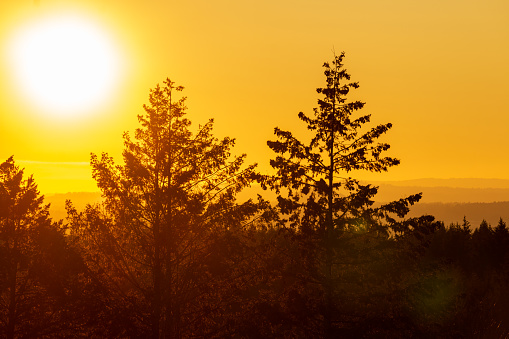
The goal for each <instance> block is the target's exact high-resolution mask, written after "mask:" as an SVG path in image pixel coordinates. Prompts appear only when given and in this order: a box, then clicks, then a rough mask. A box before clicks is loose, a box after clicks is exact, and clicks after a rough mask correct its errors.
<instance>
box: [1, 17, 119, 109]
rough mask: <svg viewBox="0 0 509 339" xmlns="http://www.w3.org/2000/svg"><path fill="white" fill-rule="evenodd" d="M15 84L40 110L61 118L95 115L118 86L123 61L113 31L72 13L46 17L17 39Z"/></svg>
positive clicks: (13, 62)
mask: <svg viewBox="0 0 509 339" xmlns="http://www.w3.org/2000/svg"><path fill="white" fill-rule="evenodd" d="M11 39H12V40H11V42H10V46H9V52H10V60H9V61H10V62H11V65H12V71H13V77H14V79H13V80H14V81H15V83H16V84H17V85H18V86H19V90H20V91H21V92H22V93H23V95H24V96H25V97H26V98H27V99H28V100H29V101H31V102H32V104H33V105H34V106H36V107H37V108H39V109H42V110H44V111H46V112H48V113H49V114H51V115H56V116H59V117H69V116H71V117H72V116H74V115H76V114H79V113H82V112H84V111H86V110H89V109H91V108H93V107H95V106H97V105H98V104H100V103H101V102H103V101H104V100H105V99H107V98H108V96H109V95H110V93H111V91H112V89H113V88H114V86H115V85H117V81H118V70H119V56H118V55H117V51H115V50H114V47H113V46H114V45H113V44H112V42H111V41H109V40H108V35H107V32H104V31H103V30H101V28H100V27H99V26H98V25H97V24H95V23H94V22H93V21H91V20H87V19H85V18H84V17H80V16H77V15H69V14H57V15H52V16H47V17H43V18H41V19H38V20H36V21H33V22H30V23H27V24H26V25H25V26H21V27H20V28H19V29H18V30H17V31H16V33H15V34H14V35H13V36H12V38H11Z"/></svg>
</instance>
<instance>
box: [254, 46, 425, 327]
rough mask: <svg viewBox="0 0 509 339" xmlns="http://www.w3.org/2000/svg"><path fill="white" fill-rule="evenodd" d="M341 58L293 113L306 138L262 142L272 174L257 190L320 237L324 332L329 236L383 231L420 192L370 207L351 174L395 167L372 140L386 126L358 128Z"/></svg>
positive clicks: (282, 136)
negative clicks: (311, 104) (310, 104)
mask: <svg viewBox="0 0 509 339" xmlns="http://www.w3.org/2000/svg"><path fill="white" fill-rule="evenodd" d="M344 56H345V54H344V53H341V54H340V55H339V56H335V57H334V60H333V61H332V63H327V62H326V63H324V65H323V67H324V69H325V71H324V74H325V80H326V82H325V86H324V87H322V88H318V89H317V92H318V93H319V94H321V95H322V98H321V99H319V100H318V107H317V108H315V109H314V112H313V115H312V116H308V115H306V114H304V113H303V112H300V113H299V115H298V117H299V119H300V120H302V121H303V122H304V123H305V124H306V125H307V129H308V130H309V131H311V133H312V138H311V140H310V141H308V142H303V141H301V140H299V139H297V138H296V137H295V136H294V135H293V134H292V133H291V132H290V131H285V130H283V129H280V128H277V127H276V128H275V130H274V134H275V135H276V137H277V140H276V141H268V142H267V145H268V146H269V147H270V148H271V149H272V150H273V151H274V152H275V153H276V154H277V156H276V157H275V159H272V160H271V161H270V164H271V166H272V167H273V168H274V169H275V170H276V174H275V175H274V176H272V177H266V178H265V179H264V180H263V182H262V186H263V187H265V188H266V187H270V188H272V189H274V190H275V191H276V192H277V193H278V194H279V196H278V206H279V209H280V210H281V213H282V214H284V215H286V216H287V218H286V219H283V222H284V223H285V226H289V227H293V228H296V229H298V230H300V231H301V232H303V233H305V234H308V235H309V236H311V237H318V238H319V239H321V243H322V246H321V248H323V249H324V250H325V251H324V252H325V255H324V257H325V260H324V265H323V267H324V269H323V271H324V273H323V279H322V284H323V286H324V290H325V292H324V293H325V300H326V305H325V307H324V309H325V311H324V331H325V332H324V334H325V336H327V337H331V336H333V335H334V334H333V328H332V327H333V326H332V322H333V319H332V313H333V310H332V307H333V305H332V303H333V302H332V299H333V284H334V282H333V271H334V270H335V269H334V263H333V256H334V253H333V252H334V248H335V246H336V245H335V244H336V243H337V240H338V239H341V238H342V237H344V236H345V235H346V234H347V233H350V232H359V231H362V232H371V233H374V234H378V235H384V236H386V235H388V234H389V233H390V229H389V228H388V227H387V226H390V225H396V219H395V218H394V215H396V216H398V217H403V216H404V215H405V214H406V213H407V212H408V210H409V206H410V205H412V204H413V203H415V202H417V201H418V200H419V199H420V197H421V195H420V194H416V195H412V196H409V197H407V198H404V199H401V200H399V201H395V202H391V203H388V204H385V205H383V206H381V207H374V206H373V203H374V201H373V199H372V198H373V197H374V196H375V195H376V193H377V190H378V188H377V187H374V186H372V185H369V184H362V183H361V182H360V181H359V180H357V179H355V178H353V177H352V176H351V175H352V172H353V171H358V170H365V171H370V172H384V171H387V170H388V169H389V168H390V167H392V166H395V165H398V164H399V160H398V159H395V158H392V157H389V156H385V155H384V153H385V152H386V151H387V150H388V149H389V148H390V146H389V144H387V143H383V142H378V141H377V140H378V138H380V137H381V136H382V135H383V134H385V133H386V132H387V131H388V130H389V129H390V128H391V127H392V125H391V124H390V123H387V124H381V125H378V126H375V127H372V128H369V129H367V130H366V129H365V128H364V125H366V124H367V123H369V122H370V117H371V116H370V115H360V116H356V115H355V114H356V112H357V111H359V110H361V109H362V108H363V107H364V102H361V101H348V99H347V95H348V94H349V92H350V91H351V90H355V89H357V88H358V87H359V84H358V83H357V82H351V81H350V74H349V73H348V72H347V70H346V69H345V68H344V67H343V59H344ZM400 226H401V225H400ZM399 230H401V229H399Z"/></svg>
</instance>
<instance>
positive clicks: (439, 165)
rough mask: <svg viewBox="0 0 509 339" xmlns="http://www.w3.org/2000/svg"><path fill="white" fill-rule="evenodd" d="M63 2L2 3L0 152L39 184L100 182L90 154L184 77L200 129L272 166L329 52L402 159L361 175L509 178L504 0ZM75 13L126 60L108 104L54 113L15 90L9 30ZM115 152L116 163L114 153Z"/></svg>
mask: <svg viewBox="0 0 509 339" xmlns="http://www.w3.org/2000/svg"><path fill="white" fill-rule="evenodd" d="M66 3H69V1H51V0H40V1H38V5H37V4H36V2H34V1H31V0H2V1H1V2H0V52H1V53H2V57H1V58H0V61H1V64H0V72H1V74H2V76H1V77H0V161H4V160H5V159H7V158H8V157H9V156H10V155H14V156H15V160H16V161H17V162H18V164H19V165H21V166H22V167H25V168H26V171H27V173H33V174H34V176H35V179H36V181H37V183H38V184H39V187H40V189H41V191H42V192H43V193H52V192H67V191H93V190H96V188H95V184H94V181H93V180H92V179H91V169H90V166H89V165H88V161H89V158H90V152H94V153H101V152H103V151H104V152H108V153H110V154H111V155H114V156H116V157H119V155H120V152H121V149H122V133H123V132H124V131H133V130H134V128H136V127H138V125H137V119H136V115H137V114H140V113H142V112H143V110H142V105H143V104H144V103H146V102H147V98H148V92H149V89H150V88H152V87H154V86H155V84H156V83H158V82H159V83H161V82H162V81H163V80H164V79H165V78H166V77H170V78H171V79H172V80H173V81H175V82H177V83H178V84H180V85H183V86H185V87H186V90H185V95H187V96H188V107H189V111H188V117H189V118H190V119H191V121H192V122H193V123H194V126H195V127H197V125H198V124H200V123H204V122H205V121H206V120H207V119H208V118H210V117H213V118H215V120H216V124H215V134H216V135H217V136H218V137H222V136H226V135H228V136H231V137H235V138H237V146H236V150H235V151H236V152H237V153H247V154H248V161H249V162H258V163H259V164H260V169H261V170H267V169H268V167H269V166H268V161H269V159H270V157H271V156H272V154H271V152H270V150H269V149H268V147H267V146H266V141H267V140H268V139H272V138H273V137H272V135H273V134H272V133H273V128H274V127H275V126H279V127H281V128H283V129H289V130H292V131H295V132H296V133H297V134H298V133H299V131H303V128H304V126H303V125H302V124H301V123H300V121H299V120H298V118H297V113H298V112H299V111H304V112H307V113H310V112H311V110H312V108H313V107H315V106H316V99H317V95H316V92H315V88H316V87H318V86H321V85H322V83H323V74H322V68H321V65H322V63H323V62H324V61H327V60H330V59H331V58H332V50H333V49H335V50H336V51H337V52H340V51H345V52H346V60H345V61H346V67H347V69H348V70H349V71H350V73H351V74H352V77H353V80H355V81H359V82H360V85H361V87H360V89H359V90H357V91H356V92H354V93H355V94H354V95H355V98H359V99H362V100H363V101H365V102H367V105H366V106H365V108H364V109H363V113H371V114H372V115H373V121H374V122H375V123H382V122H392V123H393V125H394V127H393V129H392V130H391V131H390V133H389V134H388V135H387V136H386V137H385V138H384V141H388V142H389V143H390V144H391V145H392V149H391V155H393V156H397V157H399V158H400V159H401V160H402V163H401V165H400V166H398V167H396V168H393V169H392V170H391V171H390V172H388V173H386V174H383V175H376V176H375V175H368V174H360V175H359V176H360V177H361V178H366V179H376V180H404V179H415V178H423V177H435V178H450V177H456V178H467V177H480V178H505V179H509V170H508V169H509V141H508V136H507V131H508V126H509V114H508V113H509V100H507V96H508V95H507V93H509V82H508V80H507V79H509V62H508V61H509V43H508V42H509V2H508V1H506V0H483V1H480V0H479V1H469V0H461V1H460V0H454V1H452V0H451V1H406V0H400V1H378V0H370V1H336V0H334V1H333V0H327V1H325V0H324V1H297V0H293V1H283V0H280V1H265V0H258V1H129V0H127V1H126V0H123V1H117V0H112V1H95V0H87V1H73V2H72V3H73V4H72V5H66ZM56 11H69V12H74V13H81V14H83V16H84V17H88V18H90V19H91V20H93V21H94V22H96V23H97V24H98V25H99V26H100V27H101V29H102V30H103V31H104V34H106V35H107V36H108V37H110V38H111V41H112V44H113V45H114V48H115V49H116V50H117V51H118V53H119V54H120V55H121V63H122V74H121V77H120V78H119V79H120V80H119V82H118V86H117V87H116V88H115V90H114V91H113V92H112V94H111V100H109V101H108V102H107V103H104V104H103V105H101V106H99V107H95V108H94V109H93V110H90V111H88V112H84V113H83V112H82V113H81V114H80V115H73V114H72V112H70V113H69V115H68V116H67V117H64V118H62V117H56V116H54V115H51V114H48V112H47V111H45V110H43V109H39V108H37V107H34V106H33V105H30V104H29V102H30V99H29V98H25V97H21V96H20V95H19V93H18V92H16V90H15V89H14V86H13V82H14V80H13V79H12V76H10V75H9V71H10V67H11V66H10V65H9V64H8V62H7V61H6V58H5V54H6V49H7V47H6V46H7V45H8V43H7V42H8V41H9V39H10V38H11V37H12V36H13V34H15V32H16V31H18V30H19V29H22V27H25V26H26V25H29V23H30V22H32V21H34V20H36V19H37V18H39V17H43V16H47V15H49V14H51V13H52V12H56ZM119 160H120V158H119Z"/></svg>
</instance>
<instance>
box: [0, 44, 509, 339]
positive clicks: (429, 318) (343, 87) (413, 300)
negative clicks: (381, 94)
mask: <svg viewBox="0 0 509 339" xmlns="http://www.w3.org/2000/svg"><path fill="white" fill-rule="evenodd" d="M344 58H345V54H344V53H341V54H340V55H334V57H333V60H332V61H331V62H326V63H324V65H323V70H324V76H325V83H324V85H323V87H320V88H318V89H317V94H318V95H319V99H318V106H317V107H316V108H315V109H313V110H312V112H311V114H306V113H303V112H300V113H298V115H297V117H298V118H299V119H300V120H301V121H302V122H303V124H304V126H305V128H307V129H308V131H310V133H311V138H310V139H309V140H301V139H298V138H297V137H295V135H296V133H294V132H293V131H286V130H284V129H281V128H278V127H276V128H275V129H274V134H275V140H269V141H267V145H268V147H269V148H270V149H271V150H272V151H273V152H274V156H273V158H272V159H271V160H270V164H271V166H272V167H273V168H274V174H273V175H267V174H264V173H259V172H258V171H257V167H256V164H245V159H246V155H245V154H241V155H234V151H233V150H234V145H235V139H233V138H230V137H223V138H217V137H215V136H214V135H213V126H214V122H213V119H211V120H209V121H206V122H205V123H204V124H202V125H198V126H193V125H192V124H191V121H190V120H189V119H188V118H187V107H186V104H185V103H186V97H185V96H182V94H183V91H184V88H183V87H182V86H178V85H176V84H175V83H174V82H172V81H171V80H170V79H168V78H167V79H166V80H165V81H164V82H163V83H162V85H157V86H156V87H155V88H153V89H151V90H150V93H149V102H148V104H146V105H145V106H144V107H143V108H144V110H143V112H142V114H140V115H139V116H138V121H139V128H137V129H136V130H135V131H134V133H133V134H132V135H131V134H130V133H127V132H126V133H125V134H124V136H123V140H124V151H123V154H122V163H120V164H117V163H116V161H115V159H113V157H111V156H110V155H109V154H108V153H102V154H101V155H97V154H92V155H91V167H92V175H93V178H94V179H95V181H96V182H97V185H98V187H99V189H100V190H101V193H102V197H103V199H102V201H101V202H98V203H95V204H88V205H87V206H86V207H85V208H84V209H82V210H78V209H77V208H76V207H75V206H74V205H73V203H72V201H67V203H66V209H67V217H66V218H65V220H60V221H53V220H52V219H51V216H50V214H49V206H48V205H45V204H44V197H43V196H42V195H41V194H40V192H39V191H38V189H37V185H36V183H35V181H34V180H33V178H32V177H31V176H29V177H28V178H26V177H25V174H24V171H23V170H22V169H20V168H19V166H17V165H16V164H15V161H14V158H13V157H10V158H9V159H7V160H6V161H5V162H3V163H2V164H0V263H1V264H0V323H1V324H2V326H0V336H2V337H5V338H21V337H38V338H55V337H66V338H74V337H108V338H125V337H134V338H137V337H140V338H145V337H152V338H190V337H206V338H224V337H235V338H266V337H278V338H337V337H355V338H362V337H396V338H400V337H405V338H407V337H447V338H448V337H451V338H457V337H465V336H480V337H504V336H508V335H509V323H508V321H507V314H508V313H509V295H508V294H507V293H506V289H505V286H507V281H508V279H509V265H508V264H509V231H508V229H507V226H506V223H505V222H504V221H503V220H502V219H500V221H499V223H498V224H497V225H496V227H492V226H491V225H489V224H488V223H486V222H483V223H482V224H481V225H480V226H479V228H477V229H475V231H473V230H472V227H471V225H470V224H469V222H468V220H466V219H464V220H463V223H462V224H452V225H449V226H447V227H446V226H445V225H444V224H443V223H441V222H439V221H436V220H435V219H434V217H433V216H429V215H424V216H421V217H417V218H406V214H407V213H408V211H409V210H410V208H411V206H412V205H413V204H415V203H416V202H418V201H419V199H420V198H421V194H420V193H416V194H414V195H410V196H407V197H401V198H400V199H399V200H396V201H392V202H389V203H384V204H382V205H377V204H375V203H374V197H375V196H376V194H377V191H378V187H376V186H374V185H370V184H365V183H361V182H360V181H359V180H358V179H356V178H355V177H353V176H352V174H353V173H354V171H358V170H363V171H371V172H383V171H387V170H389V169H390V168H391V167H393V166H397V165H398V164H399V160H398V159H396V158H394V157H390V156H387V155H386V153H387V151H388V150H389V148H390V145H389V144H387V143H385V142H383V137H384V135H385V134H386V133H388V132H389V131H390V129H391V127H392V124H391V123H385V124H380V125H375V126H371V125H370V122H371V115H370V114H361V113H360V112H361V110H363V109H364V105H365V104H364V102H361V101H357V100H354V101H350V100H349V98H348V95H351V92H353V91H354V90H356V89H357V88H358V87H359V83H358V82H355V81H352V80H351V75H350V74H349V72H348V71H347V70H346V69H345V67H344ZM260 142H264V141H263V140H261V141H260ZM251 185H261V186H262V187H263V188H264V189H270V190H273V191H274V192H275V194H276V195H277V201H275V202H270V201H267V200H265V199H264V198H263V197H262V196H260V195H259V196H257V197H253V198H251V199H248V200H246V201H242V200H241V199H240V198H239V196H238V193H239V192H241V191H242V190H243V189H245V188H247V187H249V186H251Z"/></svg>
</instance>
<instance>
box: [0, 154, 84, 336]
mask: <svg viewBox="0 0 509 339" xmlns="http://www.w3.org/2000/svg"><path fill="white" fill-rule="evenodd" d="M43 198H44V197H43V196H42V195H40V194H39V191H38V190H37V185H36V184H35V181H34V179H33V177H32V176H30V177H28V178H24V177H23V170H22V169H20V168H19V167H18V166H17V165H16V164H15V162H14V159H13V157H10V158H9V159H7V161H5V162H3V163H2V164H0V323H1V324H2V326H0V336H1V337H6V338H15V337H17V338H22V337H23V338H25V337H27V338H28V337H30V338H35V337H45V336H47V337H52V336H65V335H69V334H70V333H72V329H74V328H73V327H74V326H80V325H83V323H80V322H76V319H77V318H76V316H77V314H76V313H73V312H74V311H71V310H70V309H69V308H68V306H71V307H72V306H76V304H74V301H75V300H76V294H75V293H73V291H76V290H77V291H79V290H80V288H82V287H83V285H82V284H80V285H77V284H76V283H72V280H73V278H72V276H73V274H74V273H76V272H77V270H79V267H80V266H79V257H76V256H73V254H72V251H70V250H69V248H68V246H67V244H66V240H65V237H64V231H63V229H62V228H61V225H60V224H59V223H53V222H52V221H51V219H50V217H49V212H48V208H49V205H43ZM76 287H77V288H76ZM78 316H79V318H83V314H79V315H78ZM69 331H71V332H69Z"/></svg>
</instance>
